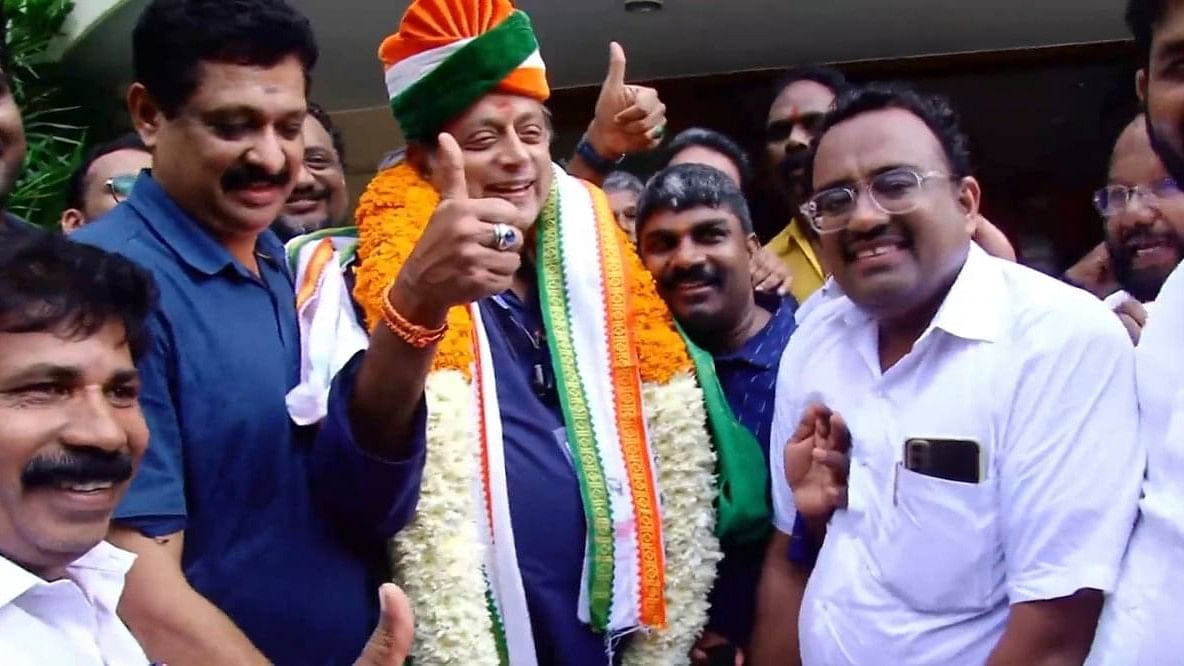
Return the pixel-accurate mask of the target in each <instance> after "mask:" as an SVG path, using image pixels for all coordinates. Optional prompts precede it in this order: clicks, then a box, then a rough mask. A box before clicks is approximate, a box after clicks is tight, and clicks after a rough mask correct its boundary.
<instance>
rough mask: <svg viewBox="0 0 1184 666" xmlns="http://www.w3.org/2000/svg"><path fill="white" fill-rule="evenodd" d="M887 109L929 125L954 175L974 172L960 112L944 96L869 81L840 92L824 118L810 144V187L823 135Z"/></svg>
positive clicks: (808, 185)
mask: <svg viewBox="0 0 1184 666" xmlns="http://www.w3.org/2000/svg"><path fill="white" fill-rule="evenodd" d="M885 109H901V110H904V111H908V112H909V113H911V114H913V115H914V116H916V117H918V118H920V119H921V120H922V121H923V122H924V123H925V124H926V125H927V126H928V127H929V129H930V130H931V131H932V132H933V134H934V135H935V136H937V140H938V142H939V143H941V147H942V150H943V151H944V152H945V157H946V162H947V163H949V167H950V176H951V177H953V178H965V177H966V176H969V175H970V174H971V162H970V141H969V139H967V138H966V135H965V134H963V133H962V130H961V129H960V128H959V126H958V114H957V113H955V112H954V108H953V107H952V106H950V102H949V100H947V99H946V98H945V97H942V96H941V95H922V94H920V93H918V92H917V91H915V90H913V89H912V88H909V87H908V86H905V85H904V84H900V83H870V84H868V85H866V86H861V87H858V88H851V89H850V90H848V91H847V92H845V93H843V94H842V95H839V97H838V98H837V99H836V100H835V106H834V108H833V109H831V111H830V112H829V113H827V114H826V116H825V117H824V118H823V119H822V126H821V127H820V128H819V129H818V136H817V138H815V139H814V143H813V145H811V146H810V158H809V159H808V160H807V161H806V188H807V189H813V183H814V160H815V158H816V157H817V155H818V146H819V145H820V144H821V143H822V137H824V136H825V135H826V133H827V132H829V131H830V130H831V129H832V128H834V126H835V125H838V124H840V123H843V122H846V121H848V120H850V119H852V118H854V117H856V116H860V115H863V114H865V113H871V112H873V111H883V110H885Z"/></svg>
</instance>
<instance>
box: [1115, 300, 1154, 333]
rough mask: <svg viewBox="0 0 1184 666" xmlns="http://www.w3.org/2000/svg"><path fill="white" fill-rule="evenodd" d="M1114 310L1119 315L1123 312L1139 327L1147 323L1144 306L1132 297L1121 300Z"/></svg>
mask: <svg viewBox="0 0 1184 666" xmlns="http://www.w3.org/2000/svg"><path fill="white" fill-rule="evenodd" d="M1115 312H1118V314H1119V315H1124V314H1125V315H1126V316H1128V317H1130V318H1131V320H1133V321H1134V322H1135V323H1136V324H1138V325H1139V328H1142V327H1144V326H1146V325H1147V308H1144V307H1143V304H1142V303H1140V302H1138V301H1136V300H1134V299H1132V298H1128V299H1127V300H1125V301H1123V302H1122V304H1121V305H1119V306H1118V307H1117V308H1115Z"/></svg>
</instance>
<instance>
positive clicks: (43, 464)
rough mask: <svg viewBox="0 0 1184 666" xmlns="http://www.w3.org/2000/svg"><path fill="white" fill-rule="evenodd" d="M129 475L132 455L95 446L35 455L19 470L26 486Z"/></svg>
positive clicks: (117, 480) (120, 479)
mask: <svg viewBox="0 0 1184 666" xmlns="http://www.w3.org/2000/svg"><path fill="white" fill-rule="evenodd" d="M130 478H132V457H131V455H129V454H128V453H126V452H118V453H110V452H107V451H102V450H100V449H95V448H70V449H65V450H63V451H61V452H59V453H56V454H50V455H44V456H39V457H37V458H34V459H32V460H30V461H29V463H28V464H27V465H25V469H24V470H22V471H21V483H22V484H23V485H24V486H25V487H26V488H39V487H44V486H58V485H61V484H63V483H68V484H82V483H91V482H99V483H102V482H107V481H110V482H111V483H123V482H124V481H127V480H128V479H130Z"/></svg>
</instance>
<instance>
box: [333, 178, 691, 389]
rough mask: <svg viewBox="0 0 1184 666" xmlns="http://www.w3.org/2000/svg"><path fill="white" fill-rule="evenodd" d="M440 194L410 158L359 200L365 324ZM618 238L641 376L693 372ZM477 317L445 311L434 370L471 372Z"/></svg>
mask: <svg viewBox="0 0 1184 666" xmlns="http://www.w3.org/2000/svg"><path fill="white" fill-rule="evenodd" d="M439 202H440V197H439V195H438V194H437V193H436V191H435V189H433V188H432V186H431V185H430V184H429V183H427V182H426V181H424V180H423V179H422V178H420V177H419V175H418V174H417V173H415V170H414V169H412V168H411V166H410V165H408V164H407V163H403V164H400V165H398V166H396V167H393V168H391V169H387V170H385V171H380V172H379V173H378V175H376V176H375V177H374V179H373V180H371V181H370V185H369V186H368V187H367V188H366V191H365V192H364V193H363V194H362V197H361V199H360V200H359V201H358V208H357V213H356V215H357V223H358V256H359V257H360V258H361V265H360V266H359V267H358V271H357V284H356V285H355V286H354V298H355V299H356V300H357V301H358V303H359V304H361V306H362V310H363V311H364V312H365V315H366V323H367V325H368V326H370V327H371V328H373V327H374V326H375V325H377V324H378V323H379V322H381V321H382V298H383V296H384V295H385V293H386V289H387V287H389V286H390V284H391V283H392V282H394V280H395V278H396V277H397V276H398V274H399V270H400V269H401V268H402V266H403V262H405V261H406V260H407V257H408V256H409V255H410V254H411V250H412V249H413V248H414V247H415V244H416V243H417V242H419V238H420V236H422V235H423V230H424V227H426V226H427V223H428V220H429V219H430V218H431V216H432V212H433V211H434V210H435V209H436V206H437V205H438V204H439ZM617 242H619V243H622V244H623V246H625V247H628V248H629V251H627V252H625V253H624V254H625V258H626V262H627V266H626V270H627V272H628V275H629V279H630V282H631V283H632V286H631V288H630V290H629V293H630V297H631V301H632V306H633V307H632V309H633V323H634V336H635V339H636V340H637V346H638V361H639V362H640V363H641V380H642V381H643V382H654V383H658V384H665V383H667V382H669V381H670V379H671V378H672V377H673V376H674V375H676V374H678V373H679V372H686V371H689V370H690V369H691V359H690V356H689V355H688V354H687V350H686V347H685V345H684V344H683V341H682V338H681V336H679V334H678V332H677V331H676V330H674V321H673V319H672V318H671V316H670V310H669V309H667V307H666V304H665V303H663V302H662V299H661V298H659V297H658V292H657V290H656V289H655V287H654V279H653V276H651V275H650V273H649V271H647V270H646V269H645V267H644V266H643V265H642V263H641V259H640V258H638V256H637V253H636V252H635V251H633V249H632V247H630V246H629V240H628V239H627V238H626V237H625V235H624V232H622V231H620V230H619V229H618V235H617ZM472 328H473V322H472V321H471V320H470V318H469V314H468V312H467V310H466V309H465V308H463V307H454V308H452V309H451V310H450V311H449V312H448V334H447V335H445V336H444V339H443V340H441V341H440V344H439V346H438V347H437V351H436V359H435V362H434V363H433V365H432V369H433V370H458V371H460V372H462V373H464V374H465V376H466V377H468V376H469V372H470V367H471V365H472V362H473V348H472V338H471V336H472Z"/></svg>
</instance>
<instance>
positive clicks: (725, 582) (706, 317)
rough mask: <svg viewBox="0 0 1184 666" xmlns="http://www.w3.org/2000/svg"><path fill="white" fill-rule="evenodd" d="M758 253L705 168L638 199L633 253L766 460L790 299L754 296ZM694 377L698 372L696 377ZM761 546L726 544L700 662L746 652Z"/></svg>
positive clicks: (741, 212) (738, 206) (746, 224)
mask: <svg viewBox="0 0 1184 666" xmlns="http://www.w3.org/2000/svg"><path fill="white" fill-rule="evenodd" d="M759 249H760V245H759V244H758V242H757V240H756V236H755V235H754V234H753V230H752V220H751V218H750V217H749V213H748V206H747V204H746V203H745V201H744V196H743V195H742V194H741V192H740V189H739V187H738V186H737V185H736V183H735V182H734V181H733V180H732V179H731V178H730V177H729V176H727V175H726V174H724V173H723V172H721V171H719V170H717V169H715V168H713V167H710V166H706V165H703V164H695V163H686V164H679V165H676V166H672V167H668V168H666V169H664V170H662V171H660V172H659V173H658V174H657V175H656V176H654V178H653V179H652V180H651V181H650V183H649V185H648V186H647V187H646V190H645V192H644V193H643V194H642V196H641V200H640V202H639V203H638V214H637V250H638V252H639V253H640V254H641V258H642V261H643V262H644V263H645V265H646V268H648V269H649V270H650V272H651V273H653V274H654V278H655V279H656V280H657V283H658V293H659V294H661V296H662V298H663V299H665V301H666V304H667V305H668V306H670V311H671V312H672V313H673V314H674V316H675V318H676V319H677V320H678V323H679V324H680V325H681V326H682V328H683V330H684V331H685V332H686V334H687V336H688V337H689V338H690V339H691V340H692V341H693V342H694V343H695V344H696V345H698V346H699V347H701V348H702V349H704V350H706V351H707V352H709V353H710V354H711V356H712V357H713V359H714V366H715V373H716V375H717V376H718V378H719V384H720V386H721V387H722V389H723V394H724V396H725V397H726V398H727V402H728V404H729V406H731V408H732V411H733V413H734V414H735V417H736V419H737V420H738V421H739V422H740V423H741V424H742V425H743V426H744V427H745V428H747V429H748V430H749V431H750V432H751V433H752V435H754V438H753V440H752V442H751V444H750V445H751V446H759V448H760V450H761V453H762V454H763V456H764V457H763V459H764V461H765V463H766V465H767V464H768V459H769V430H770V426H771V424H772V419H773V390H774V386H775V384H776V381H777V368H778V365H779V364H780V361H781V352H782V351H783V350H784V349H785V345H786V343H788V342H789V336H790V334H792V333H793V330H794V316H793V314H794V308H795V304H794V301H793V299H792V298H788V297H773V296H764V295H757V294H756V292H755V291H754V289H753V286H752V280H751V277H750V270H749V261H750V260H751V257H752V254H753V253H754V252H756V251H758V250H759ZM700 380H701V381H702V373H700ZM766 544H767V541H766V540H764V539H761V540H758V541H756V542H753V543H724V544H723V546H724V560H723V562H722V563H721V564H720V569H719V575H718V578H717V582H716V587H715V591H714V593H713V594H712V598H711V605H712V608H711V622H710V623H709V624H708V631H707V632H706V633H705V635H704V638H703V639H701V640H700V642H699V648H700V653H699V654H698V655H697V658H698V659H703V660H705V659H706V653H707V651H708V650H710V649H711V648H713V647H718V646H720V645H726V644H728V643H730V644H731V645H733V646H735V647H737V648H741V649H742V648H744V647H745V646H746V645H747V643H748V638H749V635H750V634H751V632H752V626H753V612H754V607H755V594H756V587H757V582H758V580H759V577H760V571H761V564H762V561H763V558H764V553H765V548H766Z"/></svg>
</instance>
